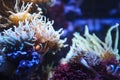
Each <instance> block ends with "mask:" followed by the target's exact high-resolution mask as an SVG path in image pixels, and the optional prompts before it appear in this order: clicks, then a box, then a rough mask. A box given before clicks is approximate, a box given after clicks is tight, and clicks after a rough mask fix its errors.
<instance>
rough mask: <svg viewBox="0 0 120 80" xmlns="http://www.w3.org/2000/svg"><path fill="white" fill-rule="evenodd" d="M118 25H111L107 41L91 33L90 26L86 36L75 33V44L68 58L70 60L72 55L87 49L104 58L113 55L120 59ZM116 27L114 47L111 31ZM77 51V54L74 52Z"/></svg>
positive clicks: (86, 30) (86, 29)
mask: <svg viewBox="0 0 120 80" xmlns="http://www.w3.org/2000/svg"><path fill="white" fill-rule="evenodd" d="M118 26H119V24H116V25H114V26H113V27H111V28H110V29H109V30H108V32H107V35H106V38H105V42H102V41H101V40H100V39H99V38H98V37H97V36H96V35H95V34H93V35H91V34H89V31H88V28H87V27H86V28H85V34H84V36H85V38H84V37H82V36H80V35H79V34H78V33H75V34H74V36H75V37H74V38H73V44H72V47H71V50H70V51H69V53H68V54H67V56H66V59H67V60H69V59H70V58H72V56H75V55H77V54H76V53H78V54H80V51H86V52H88V53H94V54H96V55H97V56H99V57H100V58H101V59H102V60H107V59H110V58H112V57H115V58H117V59H119V58H120V57H119V54H118V49H117V46H118V37H119V35H118V33H119V32H118ZM114 28H116V30H117V31H116V39H115V44H114V48H112V36H111V31H112V30H113V29H114ZM73 53H75V54H73Z"/></svg>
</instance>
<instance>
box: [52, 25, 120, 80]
mask: <svg viewBox="0 0 120 80" xmlns="http://www.w3.org/2000/svg"><path fill="white" fill-rule="evenodd" d="M118 26H119V25H118V24H116V25H115V26H113V27H111V28H110V29H109V30H108V32H107V35H106V38H105V42H102V41H101V40H100V39H99V38H98V37H97V36H96V35H95V34H93V35H91V34H89V31H88V28H87V27H86V29H85V34H84V36H85V37H82V36H80V35H79V34H78V33H75V34H74V36H75V37H74V38H73V39H72V46H71V48H70V51H69V52H68V54H67V55H66V57H65V58H63V59H62V60H61V63H60V65H58V66H57V67H56V69H55V70H54V73H53V77H52V78H51V80H119V79H120V76H119V75H120V72H119V69H120V65H119V64H120V62H119V58H120V57H119V54H118V49H117V47H118V33H119V32H118ZM114 28H116V39H115V44H114V48H112V36H111V31H112V30H113V29H114Z"/></svg>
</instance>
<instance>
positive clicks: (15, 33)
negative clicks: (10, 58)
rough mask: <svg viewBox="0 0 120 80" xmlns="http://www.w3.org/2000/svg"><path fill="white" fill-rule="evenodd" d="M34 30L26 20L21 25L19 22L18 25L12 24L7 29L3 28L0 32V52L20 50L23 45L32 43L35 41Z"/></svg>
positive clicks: (26, 45) (31, 44) (28, 45)
mask: <svg viewBox="0 0 120 80" xmlns="http://www.w3.org/2000/svg"><path fill="white" fill-rule="evenodd" d="M34 35H35V31H34V30H33V29H32V28H30V25H29V23H28V22H26V23H25V25H23V23H19V26H18V27H16V26H14V30H13V29H12V28H10V29H8V30H4V31H3V32H1V33H0V50H1V53H7V52H12V51H16V50H22V49H24V48H25V47H28V48H29V47H30V46H33V45H34V42H35V40H36V39H35V37H34Z"/></svg>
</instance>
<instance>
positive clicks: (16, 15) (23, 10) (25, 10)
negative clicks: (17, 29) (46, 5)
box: [2, 0, 42, 25]
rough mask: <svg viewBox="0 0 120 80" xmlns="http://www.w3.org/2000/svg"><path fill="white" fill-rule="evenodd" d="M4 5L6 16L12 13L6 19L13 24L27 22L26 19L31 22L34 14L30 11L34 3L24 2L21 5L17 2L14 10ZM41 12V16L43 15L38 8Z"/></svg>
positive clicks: (18, 0)
mask: <svg viewBox="0 0 120 80" xmlns="http://www.w3.org/2000/svg"><path fill="white" fill-rule="evenodd" d="M20 4H21V6H20ZM2 5H3V7H4V8H6V11H5V12H7V13H6V14H8V13H10V14H9V15H8V17H6V19H7V20H8V21H9V22H11V24H14V25H18V24H19V21H25V19H27V20H29V21H30V18H31V15H32V13H30V9H31V7H32V5H33V3H32V2H31V3H25V2H24V1H23V2H22V3H21V1H20V0H16V2H15V5H14V7H13V9H10V8H8V6H7V5H6V4H5V3H4V1H2ZM37 10H39V14H41V13H42V11H41V9H40V8H38V7H37Z"/></svg>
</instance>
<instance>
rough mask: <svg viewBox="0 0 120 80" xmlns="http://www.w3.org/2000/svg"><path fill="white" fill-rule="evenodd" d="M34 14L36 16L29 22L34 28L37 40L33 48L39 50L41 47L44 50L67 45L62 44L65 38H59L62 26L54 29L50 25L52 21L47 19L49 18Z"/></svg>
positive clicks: (57, 48)
mask: <svg viewBox="0 0 120 80" xmlns="http://www.w3.org/2000/svg"><path fill="white" fill-rule="evenodd" d="M35 16H36V17H34V19H33V20H32V21H31V23H30V24H31V27H32V28H33V29H34V30H35V37H36V39H37V42H36V43H35V49H37V50H39V49H42V48H43V49H44V50H45V51H46V50H47V49H49V50H59V49H61V48H62V47H66V46H67V45H64V43H65V42H66V38H65V39H64V40H62V39H60V37H61V35H62V34H63V29H62V28H61V29H59V30H58V31H55V29H54V28H53V26H52V25H53V23H54V21H49V19H47V18H46V17H45V16H42V15H39V16H38V15H35ZM43 33H44V34H43ZM42 46H44V47H42ZM44 50H43V52H44Z"/></svg>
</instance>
